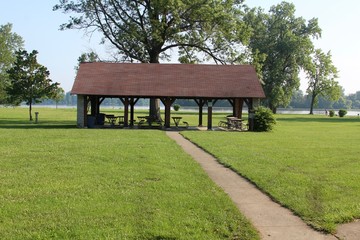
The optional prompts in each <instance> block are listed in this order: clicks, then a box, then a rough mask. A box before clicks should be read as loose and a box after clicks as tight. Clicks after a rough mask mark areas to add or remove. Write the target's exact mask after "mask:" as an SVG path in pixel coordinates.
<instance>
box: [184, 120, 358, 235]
mask: <svg viewBox="0 0 360 240" xmlns="http://www.w3.org/2000/svg"><path fill="white" fill-rule="evenodd" d="M277 120H278V124H277V125H276V127H275V130H274V131H273V132H270V133H250V132H241V133H238V132H217V131H207V132H191V131H189V132H183V135H184V136H185V137H187V138H189V139H190V140H191V141H193V142H195V143H196V144H198V145H199V146H201V147H202V148H204V149H206V150H207V151H208V152H210V153H212V154H213V155H214V156H216V157H217V158H218V159H219V160H220V162H222V163H223V164H224V165H227V166H230V167H231V168H232V169H235V170H236V171H237V172H238V173H240V174H241V175H242V176H244V177H246V178H248V179H249V180H251V181H252V182H254V183H255V184H256V185H257V186H258V187H259V188H260V189H262V190H263V191H264V192H266V193H268V194H269V195H270V196H271V197H272V198H273V199H275V200H276V201H278V202H280V203H281V204H282V205H284V206H286V207H288V208H290V209H291V210H293V211H294V212H295V213H296V214H298V215H299V216H301V217H302V218H303V219H304V220H305V221H306V222H307V223H308V224H310V225H312V226H313V227H314V228H316V229H319V230H324V231H327V232H334V231H335V230H336V225H337V224H339V223H344V222H349V221H352V220H353V219H356V218H360V201H359V199H360V146H359V143H360V119H359V118H358V117H353V118H351V117H345V118H339V117H336V118H329V117H325V116H308V115H277Z"/></svg>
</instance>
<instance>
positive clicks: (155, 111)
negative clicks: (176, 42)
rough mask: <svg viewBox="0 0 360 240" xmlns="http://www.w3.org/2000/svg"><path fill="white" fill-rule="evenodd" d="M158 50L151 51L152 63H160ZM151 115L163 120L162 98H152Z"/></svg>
mask: <svg viewBox="0 0 360 240" xmlns="http://www.w3.org/2000/svg"><path fill="white" fill-rule="evenodd" d="M157 52H158V51H151V52H150V64H159V63H160V62H159V53H157ZM149 116H151V117H152V118H154V119H156V120H161V114H160V99H158V98H151V99H150V106H149Z"/></svg>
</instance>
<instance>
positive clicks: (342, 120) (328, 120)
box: [276, 116, 360, 123]
mask: <svg viewBox="0 0 360 240" xmlns="http://www.w3.org/2000/svg"><path fill="white" fill-rule="evenodd" d="M276 120H277V121H282V122H303V123H306V122H323V123H360V118H358V117H344V118H340V117H333V118H330V117H323V118H319V117H309V116H307V117H294V116H292V117H290V118H289V117H276Z"/></svg>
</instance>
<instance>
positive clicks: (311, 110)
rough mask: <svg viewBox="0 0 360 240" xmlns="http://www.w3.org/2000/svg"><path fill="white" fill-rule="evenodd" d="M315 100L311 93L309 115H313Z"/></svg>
mask: <svg viewBox="0 0 360 240" xmlns="http://www.w3.org/2000/svg"><path fill="white" fill-rule="evenodd" d="M315 98H316V95H315V93H313V94H312V95H311V102H310V114H311V115H313V114H314V103H315Z"/></svg>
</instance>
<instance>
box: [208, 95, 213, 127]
mask: <svg viewBox="0 0 360 240" xmlns="http://www.w3.org/2000/svg"><path fill="white" fill-rule="evenodd" d="M207 106H208V126H207V129H208V130H212V107H213V102H212V99H209V100H207Z"/></svg>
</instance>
